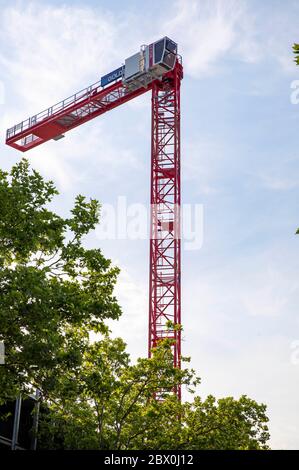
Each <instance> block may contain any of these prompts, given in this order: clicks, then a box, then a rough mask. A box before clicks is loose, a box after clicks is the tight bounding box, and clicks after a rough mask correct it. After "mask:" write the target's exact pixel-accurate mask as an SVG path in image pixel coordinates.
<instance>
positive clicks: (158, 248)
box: [6, 37, 183, 399]
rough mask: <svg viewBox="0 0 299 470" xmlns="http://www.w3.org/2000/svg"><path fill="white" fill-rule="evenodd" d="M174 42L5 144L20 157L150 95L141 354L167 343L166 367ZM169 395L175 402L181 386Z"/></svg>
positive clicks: (175, 152) (177, 259) (177, 80)
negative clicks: (145, 317) (144, 347)
mask: <svg viewBox="0 0 299 470" xmlns="http://www.w3.org/2000/svg"><path fill="white" fill-rule="evenodd" d="M182 78H183V67H182V61H181V57H180V56H179V55H178V54H177V45H176V43H174V42H173V41H171V40H170V39H169V38H167V37H165V38H163V39H160V40H159V41H156V42H155V43H152V44H150V45H148V46H141V49H140V51H139V52H138V53H137V54H134V55H133V56H131V57H129V58H128V59H126V60H125V64H124V65H123V66H121V67H119V68H118V69H116V70H114V71H113V72H111V73H109V74H107V75H105V76H103V77H102V78H101V80H100V81H99V82H97V83H94V84H93V85H90V86H89V87H87V88H85V89H83V90H81V91H79V92H78V93H75V94H74V95H72V96H70V97H68V98H66V99H64V100H62V101H60V102H59V103H57V104H55V105H54V106H51V107H49V108H47V109H46V110H44V111H42V112H40V113H38V114H36V115H34V116H32V117H30V118H28V119H26V120H25V121H22V122H20V123H19V124H17V125H15V126H13V127H11V128H10V129H8V130H7V133H6V143H7V144H8V145H10V146H11V147H14V148H15V149H17V150H20V151H22V152H26V151H27V150H30V149H32V148H34V147H36V146H38V145H41V144H43V143H45V142H47V141H48V140H50V139H54V140H60V139H61V138H62V137H64V134H65V133H66V132H67V131H69V130H71V129H73V128H75V127H77V126H79V125H81V124H83V123H85V122H87V121H90V120H91V119H93V118H95V117H97V116H100V115H102V114H104V113H105V112H107V111H110V110H111V109H114V108H116V107H118V106H120V105H122V104H124V103H126V102H127V101H130V100H132V99H134V98H136V97H138V96H140V95H142V94H144V93H146V92H148V91H151V92H152V104H151V108H152V125H151V133H152V138H151V197H150V202H151V227H150V274H149V331H148V355H149V357H150V356H151V351H152V348H153V347H155V346H156V345H157V343H158V342H159V341H160V340H161V339H164V338H170V339H171V340H173V346H172V352H173V364H174V366H175V367H178V368H180V367H181V332H180V328H179V327H176V326H177V325H180V324H181V244H180V203H181V201H180V199H181V183H180V84H181V80H182ZM174 393H176V395H177V396H178V398H179V399H181V387H180V386H179V387H177V389H176V390H174Z"/></svg>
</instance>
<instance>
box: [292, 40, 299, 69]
mask: <svg viewBox="0 0 299 470" xmlns="http://www.w3.org/2000/svg"><path fill="white" fill-rule="evenodd" d="M293 52H294V54H295V59H294V60H295V62H296V64H297V65H299V44H296V43H295V44H293Z"/></svg>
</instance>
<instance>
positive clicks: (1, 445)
mask: <svg viewBox="0 0 299 470" xmlns="http://www.w3.org/2000/svg"><path fill="white" fill-rule="evenodd" d="M19 403H20V407H19ZM18 411H19V416H18ZM38 411H39V403H38V401H37V400H36V398H35V397H33V396H31V397H29V398H25V399H23V400H22V399H21V398H18V399H17V400H15V401H9V402H6V403H5V404H3V405H1V406H0V449H1V451H2V450H29V449H32V450H34V449H36V436H35V432H34V428H35V427H36V424H37V420H38ZM14 436H15V439H14ZM14 441H15V442H14Z"/></svg>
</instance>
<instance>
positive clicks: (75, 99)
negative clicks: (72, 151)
mask: <svg viewBox="0 0 299 470" xmlns="http://www.w3.org/2000/svg"><path fill="white" fill-rule="evenodd" d="M151 88H152V83H150V84H149V85H148V86H146V87H140V88H138V89H137V90H134V91H128V90H127V89H126V88H125V86H124V85H123V83H122V82H121V81H118V82H116V83H114V84H112V85H110V86H108V87H107V88H104V89H103V88H102V87H101V86H100V84H99V83H96V84H94V85H91V86H90V87H88V88H86V89H85V90H82V91H81V92H79V93H76V94H75V95H72V96H71V97H70V98H68V99H66V100H63V101H61V102H60V103H57V104H56V105H54V106H51V107H50V108H48V109H46V110H45V111H43V112H41V113H39V114H37V115H36V116H32V117H31V118H29V119H27V120H26V121H23V122H21V123H19V124H17V125H16V126H14V127H12V128H10V129H8V130H7V134H6V144H7V145H10V146H11V147H14V148H16V149H17V150H20V151H21V152H26V151H27V150H30V149H32V148H34V147H36V146H38V145H40V144H43V143H45V142H47V141H48V140H50V139H56V140H58V139H59V138H60V136H62V135H64V134H65V132H67V131H69V130H71V129H74V128H75V127H77V126H80V125H81V124H84V123H85V122H87V121H90V120H91V119H94V118H95V117H97V116H100V115H101V114H104V113H105V112H107V111H110V110H111V109H113V108H116V107H117V106H120V105H121V104H123V103H126V102H127V101H130V100H131V99H133V98H136V97H137V96H140V95H142V94H143V93H146V92H147V91H149V90H150V89H151Z"/></svg>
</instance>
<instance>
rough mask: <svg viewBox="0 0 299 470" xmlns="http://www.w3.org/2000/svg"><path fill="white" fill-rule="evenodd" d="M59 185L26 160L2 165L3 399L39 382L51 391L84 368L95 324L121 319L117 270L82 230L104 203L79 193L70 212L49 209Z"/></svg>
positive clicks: (98, 329)
mask: <svg viewBox="0 0 299 470" xmlns="http://www.w3.org/2000/svg"><path fill="white" fill-rule="evenodd" d="M56 194H57V190H56V189H55V187H54V184H53V183H52V182H51V181H50V182H45V181H44V179H43V178H42V176H41V175H39V174H38V173H37V172H36V171H32V172H31V171H30V168H29V164H28V162H27V161H26V160H23V161H21V162H20V163H19V164H17V165H16V166H14V167H13V168H12V170H11V172H10V174H8V173H6V172H3V171H0V207H1V219H0V290H1V297H0V340H2V341H4V343H5V354H6V357H5V367H2V368H1V375H0V390H1V398H2V400H4V399H8V398H12V397H15V396H16V393H19V392H25V391H27V390H28V387H29V386H30V385H33V386H37V387H38V388H40V389H41V390H43V393H44V394H45V395H46V394H47V393H48V392H49V391H50V390H51V389H52V388H55V384H56V382H57V381H59V377H61V376H62V375H63V374H64V373H65V372H66V371H67V370H68V369H69V368H75V369H76V368H79V367H80V365H81V362H82V353H83V352H84V350H85V348H86V347H87V345H88V343H89V333H90V331H95V332H101V331H102V332H105V331H106V326H105V323H104V321H105V320H106V319H107V318H114V319H117V318H118V317H119V316H120V313H121V311H120V307H119V306H118V304H117V301H116V299H115V297H114V296H113V287H114V284H115V282H116V277H117V274H118V269H117V268H115V267H112V265H111V262H110V260H108V259H106V258H105V257H104V256H103V255H102V253H101V251H100V250H99V249H93V250H88V249H85V248H84V247H83V244H82V241H83V237H84V236H85V235H86V234H87V233H88V232H89V231H90V230H92V229H93V228H94V227H95V225H96V223H97V222H98V220H99V204H98V202H97V201H95V200H93V199H91V200H90V201H89V202H87V201H86V200H85V198H84V197H83V196H81V195H79V196H77V198H76V201H75V205H74V208H73V209H72V211H71V217H69V218H62V217H60V216H58V215H57V214H55V213H54V212H53V211H51V210H49V208H48V204H49V203H50V202H51V201H52V199H53V197H54V195H56Z"/></svg>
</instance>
